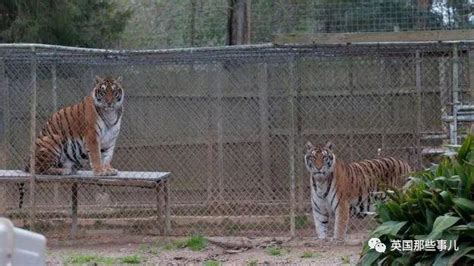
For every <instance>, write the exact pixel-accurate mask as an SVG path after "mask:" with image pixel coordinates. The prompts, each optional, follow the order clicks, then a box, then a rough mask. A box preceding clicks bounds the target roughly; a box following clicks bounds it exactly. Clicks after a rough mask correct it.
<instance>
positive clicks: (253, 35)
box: [115, 0, 474, 49]
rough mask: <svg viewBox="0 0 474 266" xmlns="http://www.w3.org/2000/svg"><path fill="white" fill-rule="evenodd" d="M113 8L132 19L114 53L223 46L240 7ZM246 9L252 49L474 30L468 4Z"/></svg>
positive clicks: (414, 0) (303, 0)
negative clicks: (286, 37)
mask: <svg viewBox="0 0 474 266" xmlns="http://www.w3.org/2000/svg"><path fill="white" fill-rule="evenodd" d="M116 2H117V3H118V4H119V6H120V7H121V8H123V9H131V10H133V14H132V17H131V19H130V21H129V22H128V23H127V26H126V28H125V30H124V32H123V33H122V34H121V38H120V41H119V42H118V43H117V44H116V45H115V47H120V48H131V49H136V48H148V49H152V48H155V49H156V48H175V47H199V46H200V47H203V46H219V45H226V40H227V38H228V21H229V15H230V11H231V10H232V8H231V5H230V3H232V2H239V1H228V0H189V1H123V0H116ZM240 2H243V1H240ZM247 5H248V8H249V10H248V13H249V17H248V24H249V31H250V43H253V44H256V43H267V42H271V41H272V37H273V36H274V35H278V34H293V33H308V34H312V33H341V32H394V31H428V30H453V29H472V28H474V15H473V10H474V3H473V2H472V1H470V0H461V1H441V0H437V1H428V0H384V1H380V0H357V1H342V0H298V1H294V0H293V1H288V0H252V1H250V0H248V1H247Z"/></svg>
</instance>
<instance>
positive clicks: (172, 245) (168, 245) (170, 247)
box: [163, 242, 177, 250]
mask: <svg viewBox="0 0 474 266" xmlns="http://www.w3.org/2000/svg"><path fill="white" fill-rule="evenodd" d="M176 248H177V247H176V245H175V243H174V242H173V243H166V245H164V246H163V249H164V250H174V249H176Z"/></svg>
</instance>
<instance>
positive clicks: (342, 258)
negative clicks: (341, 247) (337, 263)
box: [341, 256, 351, 264]
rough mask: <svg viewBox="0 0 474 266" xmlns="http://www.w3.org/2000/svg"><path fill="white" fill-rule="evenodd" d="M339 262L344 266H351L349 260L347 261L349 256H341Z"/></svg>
mask: <svg viewBox="0 0 474 266" xmlns="http://www.w3.org/2000/svg"><path fill="white" fill-rule="evenodd" d="M341 261H342V263H344V264H351V259H349V256H342V257H341Z"/></svg>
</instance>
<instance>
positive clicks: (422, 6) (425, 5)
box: [416, 0, 433, 30]
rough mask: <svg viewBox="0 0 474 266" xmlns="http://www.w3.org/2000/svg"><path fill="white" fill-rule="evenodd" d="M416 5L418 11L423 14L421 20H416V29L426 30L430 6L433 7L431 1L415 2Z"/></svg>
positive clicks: (421, 0) (420, 0)
mask: <svg viewBox="0 0 474 266" xmlns="http://www.w3.org/2000/svg"><path fill="white" fill-rule="evenodd" d="M416 5H417V8H418V11H421V12H423V13H422V16H421V18H420V19H419V20H418V23H417V25H416V26H417V27H418V28H419V29H423V30H424V29H426V28H427V27H428V26H429V25H428V20H429V18H428V17H429V16H428V14H429V13H430V9H431V6H432V5H433V0H416Z"/></svg>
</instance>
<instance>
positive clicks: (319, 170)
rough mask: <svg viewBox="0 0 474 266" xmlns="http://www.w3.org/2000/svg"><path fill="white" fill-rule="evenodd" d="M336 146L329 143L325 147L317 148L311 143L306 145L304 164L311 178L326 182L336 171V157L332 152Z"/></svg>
mask: <svg viewBox="0 0 474 266" xmlns="http://www.w3.org/2000/svg"><path fill="white" fill-rule="evenodd" d="M333 148H334V144H333V143H331V142H328V143H327V144H326V145H325V146H324V147H315V146H313V144H311V142H308V143H306V155H305V156H304V162H305V166H306V169H308V171H309V172H310V173H311V176H312V177H314V178H316V180H318V181H324V180H325V179H327V178H328V177H329V176H330V174H331V173H332V172H333V171H334V166H335V164H336V156H335V155H334V153H333V152H332V149H333Z"/></svg>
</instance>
